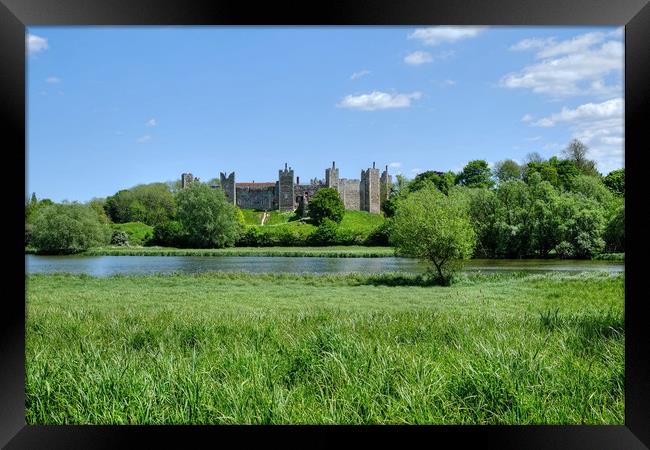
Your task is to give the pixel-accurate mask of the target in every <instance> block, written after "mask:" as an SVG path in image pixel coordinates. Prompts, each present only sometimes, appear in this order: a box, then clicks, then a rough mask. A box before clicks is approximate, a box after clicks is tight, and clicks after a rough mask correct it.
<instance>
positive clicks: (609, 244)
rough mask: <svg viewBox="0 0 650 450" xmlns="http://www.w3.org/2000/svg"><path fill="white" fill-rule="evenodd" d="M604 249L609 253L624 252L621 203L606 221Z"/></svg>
mask: <svg viewBox="0 0 650 450" xmlns="http://www.w3.org/2000/svg"><path fill="white" fill-rule="evenodd" d="M604 238H605V242H606V248H607V251H609V252H624V251H625V204H624V203H621V204H619V206H618V207H616V208H615V210H614V212H613V214H612V215H611V217H610V218H609V220H608V221H607V226H606V229H605V236H604Z"/></svg>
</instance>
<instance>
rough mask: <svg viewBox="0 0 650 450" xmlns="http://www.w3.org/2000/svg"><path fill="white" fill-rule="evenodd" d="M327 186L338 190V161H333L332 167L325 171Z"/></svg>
mask: <svg viewBox="0 0 650 450" xmlns="http://www.w3.org/2000/svg"><path fill="white" fill-rule="evenodd" d="M325 186H327V187H329V188H334V189H336V190H338V188H339V169H337V168H336V161H332V167H331V168H328V169H325Z"/></svg>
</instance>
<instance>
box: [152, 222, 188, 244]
mask: <svg viewBox="0 0 650 450" xmlns="http://www.w3.org/2000/svg"><path fill="white" fill-rule="evenodd" d="M186 241H187V233H186V232H185V230H184V229H183V225H181V223H180V222H178V221H176V220H172V221H170V222H165V223H163V224H161V225H156V226H155V227H154V230H153V238H152V239H151V241H150V242H149V243H151V244H154V245H162V246H166V247H184V246H185V244H186Z"/></svg>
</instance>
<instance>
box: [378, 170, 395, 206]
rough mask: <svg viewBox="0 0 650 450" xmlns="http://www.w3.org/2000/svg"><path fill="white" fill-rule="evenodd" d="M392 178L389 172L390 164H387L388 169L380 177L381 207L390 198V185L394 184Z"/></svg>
mask: <svg viewBox="0 0 650 450" xmlns="http://www.w3.org/2000/svg"><path fill="white" fill-rule="evenodd" d="M392 182H393V181H392V178H391V176H390V175H389V174H388V166H386V169H385V170H384V172H383V173H382V174H381V178H380V179H379V206H380V208H381V207H382V206H383V205H384V202H385V201H386V200H388V196H389V195H390V187H391V185H392Z"/></svg>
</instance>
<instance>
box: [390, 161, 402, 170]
mask: <svg viewBox="0 0 650 450" xmlns="http://www.w3.org/2000/svg"><path fill="white" fill-rule="evenodd" d="M388 167H389V168H390V169H399V168H400V167H402V163H401V162H392V163H389V164H388Z"/></svg>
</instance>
